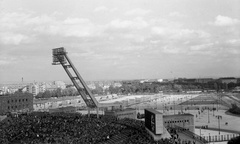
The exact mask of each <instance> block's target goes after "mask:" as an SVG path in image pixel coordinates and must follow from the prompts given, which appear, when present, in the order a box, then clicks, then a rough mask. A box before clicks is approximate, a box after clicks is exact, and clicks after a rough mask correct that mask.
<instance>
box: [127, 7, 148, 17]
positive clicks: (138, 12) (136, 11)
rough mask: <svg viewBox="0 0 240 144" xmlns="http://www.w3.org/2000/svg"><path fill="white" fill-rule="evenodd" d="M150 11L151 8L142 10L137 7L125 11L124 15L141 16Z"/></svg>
mask: <svg viewBox="0 0 240 144" xmlns="http://www.w3.org/2000/svg"><path fill="white" fill-rule="evenodd" d="M151 12H152V11H151V10H144V9H140V8H137V9H133V10H130V11H127V12H126V13H125V15H129V16H131V15H137V16H138V15H141V16H143V15H146V14H149V13H151Z"/></svg>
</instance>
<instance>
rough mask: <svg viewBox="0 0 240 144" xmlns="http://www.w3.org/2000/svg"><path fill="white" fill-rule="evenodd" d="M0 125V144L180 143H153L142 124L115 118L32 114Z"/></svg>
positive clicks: (20, 116) (17, 116)
mask: <svg viewBox="0 0 240 144" xmlns="http://www.w3.org/2000/svg"><path fill="white" fill-rule="evenodd" d="M9 117H11V118H10V122H7V123H0V143H4V144H9V143H22V144H28V143H29V144H36V143H60V144H61V143H62V144H66V143H72V144H75V143H76V144H80V143H88V144H97V143H99V144H108V143H109V144H110V143H124V144H125V143H128V144H136V143H138V144H141V143H142V144H149V143H153V144H163V143H164V144H168V143H169V144H171V143H180V142H181V140H180V139H162V140H160V141H154V140H153V139H152V138H151V137H150V136H149V135H148V134H147V132H146V130H145V126H144V122H143V121H138V120H133V119H117V118H116V117H114V116H104V115H103V116H100V118H97V117H96V115H90V117H88V115H82V114H80V113H74V114H73V113H71V114H70V113H53V114H50V113H46V112H34V113H25V114H20V115H15V116H13V115H11V116H9Z"/></svg>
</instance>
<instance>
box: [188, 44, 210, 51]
mask: <svg viewBox="0 0 240 144" xmlns="http://www.w3.org/2000/svg"><path fill="white" fill-rule="evenodd" d="M213 45H214V43H209V44H200V45H194V46H190V50H193V51H202V50H205V49H208V48H210V47H212V46H213Z"/></svg>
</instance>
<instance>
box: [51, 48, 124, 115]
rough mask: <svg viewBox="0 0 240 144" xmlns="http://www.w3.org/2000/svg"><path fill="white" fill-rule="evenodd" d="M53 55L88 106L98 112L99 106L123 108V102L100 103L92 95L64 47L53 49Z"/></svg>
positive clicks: (55, 61) (54, 63)
mask: <svg viewBox="0 0 240 144" xmlns="http://www.w3.org/2000/svg"><path fill="white" fill-rule="evenodd" d="M52 55H53V63H52V64H53V65H60V64H61V65H62V67H63V68H64V70H65V71H66V73H67V75H68V76H69V78H70V79H71V81H72V82H73V84H74V86H75V87H76V89H77V90H78V92H79V94H80V95H81V96H82V98H83V100H84V101H85V103H86V105H87V107H88V108H94V109H95V108H96V109H97V114H98V108H106V107H112V110H113V109H115V107H118V108H120V109H122V103H120V102H116V103H98V101H97V100H96V99H95V97H94V96H93V95H92V93H91V91H90V90H89V88H88V86H87V85H86V83H85V81H84V80H83V78H82V77H81V75H80V74H79V73H78V71H77V69H76V68H75V66H74V65H73V63H72V62H71V60H70V59H69V57H68V56H67V52H66V50H65V49H64V48H63V47H60V48H55V49H53V50H52Z"/></svg>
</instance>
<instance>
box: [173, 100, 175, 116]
mask: <svg viewBox="0 0 240 144" xmlns="http://www.w3.org/2000/svg"><path fill="white" fill-rule="evenodd" d="M173 102H174V115H175V99H174V101H173Z"/></svg>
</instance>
